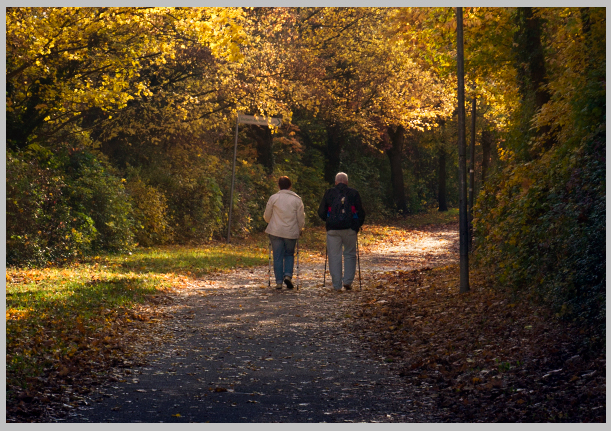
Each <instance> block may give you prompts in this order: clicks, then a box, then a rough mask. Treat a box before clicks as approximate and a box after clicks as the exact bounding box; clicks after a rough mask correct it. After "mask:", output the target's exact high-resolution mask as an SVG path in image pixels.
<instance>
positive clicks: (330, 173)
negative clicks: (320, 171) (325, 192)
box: [325, 125, 344, 184]
mask: <svg viewBox="0 0 611 431" xmlns="http://www.w3.org/2000/svg"><path fill="white" fill-rule="evenodd" d="M343 146H344V136H343V134H342V131H341V129H340V127H339V126H337V125H333V126H328V127H327V148H326V149H325V150H326V151H325V181H327V182H328V183H330V184H334V183H335V175H336V174H337V173H338V172H339V162H340V154H341V153H342V147H343Z"/></svg>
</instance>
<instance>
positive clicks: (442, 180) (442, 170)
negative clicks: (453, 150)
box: [437, 147, 448, 211]
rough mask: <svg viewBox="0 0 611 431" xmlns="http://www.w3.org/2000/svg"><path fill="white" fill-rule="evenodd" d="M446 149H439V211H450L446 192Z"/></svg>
mask: <svg viewBox="0 0 611 431" xmlns="http://www.w3.org/2000/svg"><path fill="white" fill-rule="evenodd" d="M446 178H447V175H446V149H445V148H444V147H441V148H439V175H438V182H439V194H438V196H437V199H438V200H439V211H447V210H448V201H447V199H446V198H447V192H446Z"/></svg>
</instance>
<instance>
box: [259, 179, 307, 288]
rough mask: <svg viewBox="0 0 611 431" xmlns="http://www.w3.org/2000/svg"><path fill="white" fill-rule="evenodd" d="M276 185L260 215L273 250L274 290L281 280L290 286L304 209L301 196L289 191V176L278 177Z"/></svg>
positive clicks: (303, 222)
mask: <svg viewBox="0 0 611 431" xmlns="http://www.w3.org/2000/svg"><path fill="white" fill-rule="evenodd" d="M278 187H279V188H280V190H279V191H278V192H277V193H275V194H273V195H272V196H271V197H270V198H269V200H268V201H267V206H266V207H265V213H264V214H263V218H264V219H265V221H266V222H267V223H268V225H267V229H265V232H266V233H267V234H268V235H269V240H270V242H271V243H272V250H273V251H274V275H275V276H276V289H282V283H283V282H284V283H285V284H286V287H287V288H288V289H292V288H293V282H292V278H293V263H294V260H295V256H294V255H295V245H296V244H297V239H298V238H299V234H300V233H301V230H302V229H303V227H304V226H305V212H304V208H303V202H302V201H301V198H300V197H299V196H298V195H297V194H296V193H295V192H293V191H291V180H290V179H289V177H285V176H283V177H280V178H279V179H278Z"/></svg>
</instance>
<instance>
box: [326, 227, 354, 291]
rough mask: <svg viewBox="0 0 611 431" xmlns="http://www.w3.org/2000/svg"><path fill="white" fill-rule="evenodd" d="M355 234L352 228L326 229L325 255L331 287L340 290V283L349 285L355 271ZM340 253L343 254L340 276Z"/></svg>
mask: <svg viewBox="0 0 611 431" xmlns="http://www.w3.org/2000/svg"><path fill="white" fill-rule="evenodd" d="M356 235H357V233H356V232H355V231H353V230H352V229H342V230H329V231H327V255H328V256H329V273H330V274H331V281H332V282H333V288H334V289H335V290H340V289H341V288H342V285H350V284H352V282H353V281H354V274H355V272H356ZM342 255H343V256H344V265H343V267H344V268H343V269H344V270H343V277H342Z"/></svg>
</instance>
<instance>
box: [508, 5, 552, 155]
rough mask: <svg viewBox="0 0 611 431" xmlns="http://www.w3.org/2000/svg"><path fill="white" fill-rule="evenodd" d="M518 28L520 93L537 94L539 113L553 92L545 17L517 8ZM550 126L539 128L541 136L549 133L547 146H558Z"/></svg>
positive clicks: (547, 147)
mask: <svg viewBox="0 0 611 431" xmlns="http://www.w3.org/2000/svg"><path fill="white" fill-rule="evenodd" d="M517 21H518V31H517V32H516V36H515V42H516V44H515V45H516V48H515V49H516V52H517V59H518V67H517V68H518V79H519V81H520V92H521V93H522V95H523V97H525V98H527V97H528V94H529V93H530V94H533V95H534V105H535V106H534V108H535V112H534V113H537V112H539V111H540V110H541V108H542V107H543V105H545V104H546V103H547V102H549V101H550V99H551V95H550V93H549V91H548V90H547V89H546V88H545V85H546V84H547V71H546V68H545V52H544V51H543V45H542V44H541V29H542V22H541V19H540V18H539V17H537V16H535V15H534V13H533V9H532V8H531V7H519V8H518V10H517ZM550 132H551V129H550V127H549V126H544V127H541V128H539V129H538V130H537V134H538V135H539V136H542V135H547V136H546V138H545V140H544V141H543V143H544V148H545V149H549V148H551V147H552V146H553V145H554V141H555V139H554V137H553V136H551V135H550Z"/></svg>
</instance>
